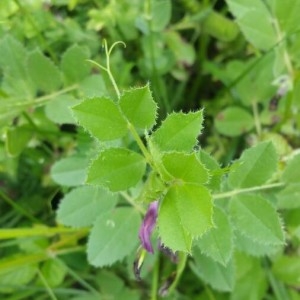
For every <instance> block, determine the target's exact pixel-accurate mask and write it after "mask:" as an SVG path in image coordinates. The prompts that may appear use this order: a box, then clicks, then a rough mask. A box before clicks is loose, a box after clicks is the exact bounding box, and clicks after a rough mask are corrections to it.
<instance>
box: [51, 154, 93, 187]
mask: <svg viewBox="0 0 300 300" xmlns="http://www.w3.org/2000/svg"><path fill="white" fill-rule="evenodd" d="M87 165H88V159H87V158H86V157H79V156H73V157H68V158H63V159H61V160H59V161H57V162H55V164H54V165H53V166H52V168H51V177H52V179H53V180H54V181H55V182H56V183H58V184H60V185H65V186H76V185H81V184H83V183H84V180H85V177H86V168H87Z"/></svg>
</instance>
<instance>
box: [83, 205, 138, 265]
mask: <svg viewBox="0 0 300 300" xmlns="http://www.w3.org/2000/svg"><path fill="white" fill-rule="evenodd" d="M140 222H141V220H140V216H139V213H138V212H137V211H136V210H134V209H131V208H124V207H122V208H117V209H115V210H113V211H110V212H108V213H106V214H103V215H101V216H100V217H99V218H98V219H97V220H96V222H95V224H94V226H93V228H92V230H91V234H90V237H89V241H88V245H87V254H88V260H89V262H90V263H91V264H92V265H94V266H96V267H103V266H109V265H111V264H113V263H115V262H116V261H119V260H121V259H123V258H124V257H125V256H127V255H128V254H130V252H131V251H133V250H134V249H135V247H136V246H137V243H138V238H137V235H138V229H139V225H140ZM135 234H136V235H135Z"/></svg>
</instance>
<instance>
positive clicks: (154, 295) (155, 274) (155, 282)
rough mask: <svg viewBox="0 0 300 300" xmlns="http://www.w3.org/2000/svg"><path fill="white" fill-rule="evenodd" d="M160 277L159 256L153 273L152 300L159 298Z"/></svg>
mask: <svg viewBox="0 0 300 300" xmlns="http://www.w3.org/2000/svg"><path fill="white" fill-rule="evenodd" d="M158 277H159V256H158V257H157V259H156V261H155V265H154V270H153V275H152V286H151V300H156V299H157V291H158Z"/></svg>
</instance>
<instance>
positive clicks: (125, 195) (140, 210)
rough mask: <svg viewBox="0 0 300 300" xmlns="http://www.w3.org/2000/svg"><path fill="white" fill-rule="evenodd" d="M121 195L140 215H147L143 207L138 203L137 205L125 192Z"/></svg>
mask: <svg viewBox="0 0 300 300" xmlns="http://www.w3.org/2000/svg"><path fill="white" fill-rule="evenodd" d="M120 195H121V196H122V197H123V198H124V199H125V200H126V201H127V202H128V203H129V204H131V205H132V206H133V207H134V208H135V209H136V210H138V211H139V212H140V213H142V214H143V215H145V214H146V211H145V209H144V208H142V207H141V206H139V205H137V203H135V202H134V201H133V199H132V198H131V197H130V196H129V195H128V194H127V193H125V192H120Z"/></svg>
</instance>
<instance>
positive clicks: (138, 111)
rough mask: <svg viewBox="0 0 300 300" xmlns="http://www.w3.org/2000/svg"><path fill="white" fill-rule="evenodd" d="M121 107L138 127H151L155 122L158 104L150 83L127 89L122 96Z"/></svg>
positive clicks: (129, 119) (130, 120)
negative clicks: (153, 96) (152, 93)
mask: <svg viewBox="0 0 300 300" xmlns="http://www.w3.org/2000/svg"><path fill="white" fill-rule="evenodd" d="M120 107H121V109H122V111H123V113H124V115H125V116H126V118H127V119H128V121H129V122H130V123H131V124H133V125H134V126H135V127H136V128H142V129H151V128H152V127H153V126H154V124H155V119H156V113H157V105H156V103H155V102H154V100H153V98H152V95H151V91H150V88H149V85H146V86H144V87H141V88H134V89H131V90H129V91H125V92H124V93H123V94H122V96H121V98H120Z"/></svg>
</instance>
